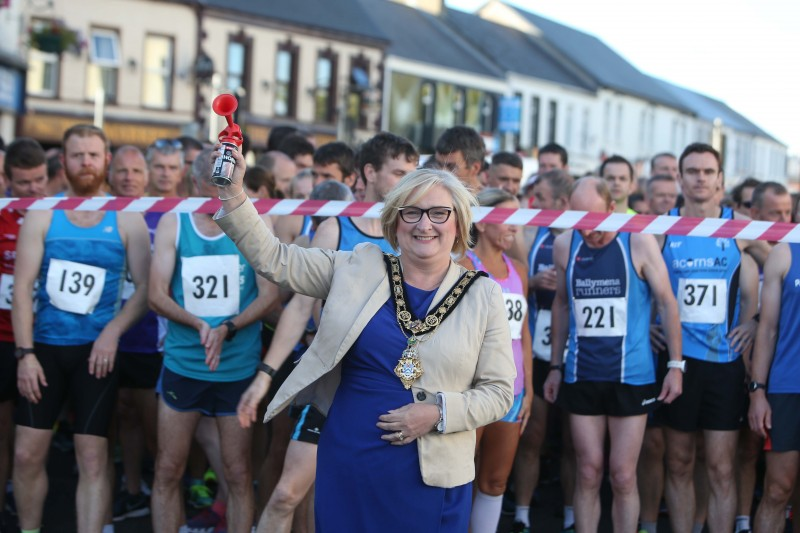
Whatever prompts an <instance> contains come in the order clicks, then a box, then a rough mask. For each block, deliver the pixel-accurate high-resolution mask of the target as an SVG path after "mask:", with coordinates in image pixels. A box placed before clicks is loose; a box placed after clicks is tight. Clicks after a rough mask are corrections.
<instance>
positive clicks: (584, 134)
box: [581, 107, 590, 154]
mask: <svg viewBox="0 0 800 533" xmlns="http://www.w3.org/2000/svg"><path fill="white" fill-rule="evenodd" d="M589 119H590V111H589V108H588V107H584V108H583V120H582V121H581V151H582V152H583V153H584V154H585V153H588V152H589Z"/></svg>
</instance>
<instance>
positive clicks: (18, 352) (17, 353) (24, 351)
mask: <svg viewBox="0 0 800 533" xmlns="http://www.w3.org/2000/svg"><path fill="white" fill-rule="evenodd" d="M35 351H36V350H34V349H33V348H19V347H17V348H16V349H15V350H14V357H15V358H16V359H17V360H20V359H22V358H23V357H25V356H26V355H28V354H29V353H34V352H35Z"/></svg>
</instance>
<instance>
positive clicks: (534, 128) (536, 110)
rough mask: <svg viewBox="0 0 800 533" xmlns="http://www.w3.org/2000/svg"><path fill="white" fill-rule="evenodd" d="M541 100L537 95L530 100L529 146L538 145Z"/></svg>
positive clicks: (534, 146)
mask: <svg viewBox="0 0 800 533" xmlns="http://www.w3.org/2000/svg"><path fill="white" fill-rule="evenodd" d="M541 105H542V101H541V99H540V98H539V97H538V96H534V97H533V99H532V100H531V148H536V147H538V146H539V115H540V113H541V110H540V108H541Z"/></svg>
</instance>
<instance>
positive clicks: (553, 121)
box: [547, 100, 558, 143]
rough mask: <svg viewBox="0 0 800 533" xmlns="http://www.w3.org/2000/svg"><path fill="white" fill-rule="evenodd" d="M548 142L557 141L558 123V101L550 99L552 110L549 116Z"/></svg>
mask: <svg viewBox="0 0 800 533" xmlns="http://www.w3.org/2000/svg"><path fill="white" fill-rule="evenodd" d="M547 122H548V128H547V142H549V143H554V142H556V125H557V124H558V102H556V101H555V100H550V112H549V113H548V116H547Z"/></svg>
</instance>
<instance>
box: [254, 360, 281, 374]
mask: <svg viewBox="0 0 800 533" xmlns="http://www.w3.org/2000/svg"><path fill="white" fill-rule="evenodd" d="M258 369H259V370H260V371H261V372H263V373H265V374H266V375H268V376H269V377H271V378H274V377H275V374H277V373H278V371H277V370H275V369H274V368H272V367H271V366H269V365H268V364H267V363H265V362H263V361H261V362H260V363H258Z"/></svg>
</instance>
